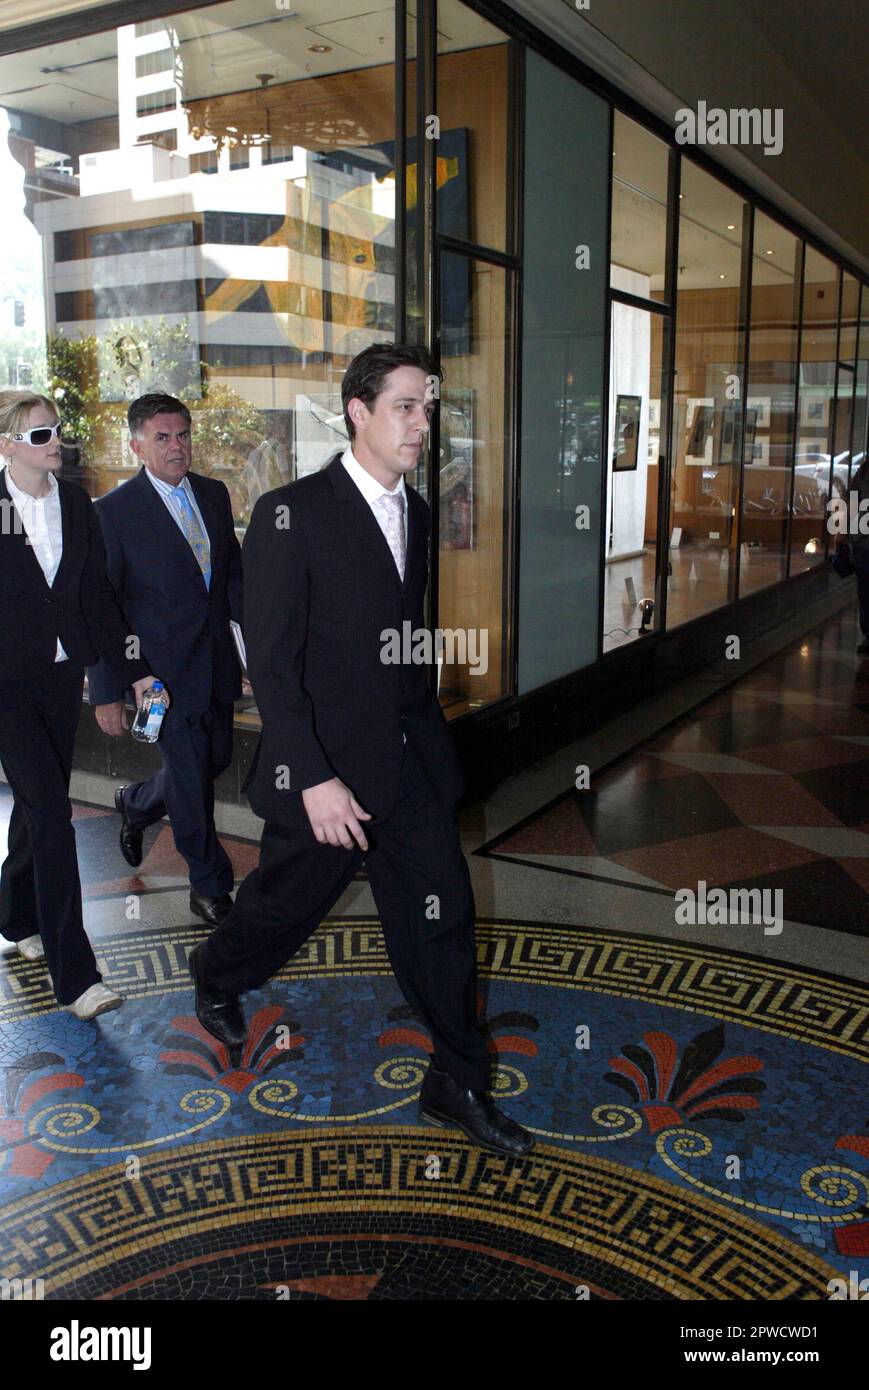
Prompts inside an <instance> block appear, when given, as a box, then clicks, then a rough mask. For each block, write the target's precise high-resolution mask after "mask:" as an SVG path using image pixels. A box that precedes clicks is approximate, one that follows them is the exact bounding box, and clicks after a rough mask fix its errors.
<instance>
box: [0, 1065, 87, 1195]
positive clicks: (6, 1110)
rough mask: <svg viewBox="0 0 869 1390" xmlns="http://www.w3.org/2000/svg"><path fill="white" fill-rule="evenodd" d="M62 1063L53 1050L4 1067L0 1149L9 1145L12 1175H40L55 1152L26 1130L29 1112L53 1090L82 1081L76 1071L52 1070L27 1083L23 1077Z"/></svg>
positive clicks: (76, 1086) (76, 1087) (72, 1086)
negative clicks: (44, 1147) (45, 1147)
mask: <svg viewBox="0 0 869 1390" xmlns="http://www.w3.org/2000/svg"><path fill="white" fill-rule="evenodd" d="M58 1065H63V1058H62V1057H58V1055H57V1053H56V1052H31V1053H28V1055H27V1056H26V1057H20V1058H19V1059H18V1060H17V1061H15V1062H13V1063H11V1065H8V1066H6V1067H5V1068H4V1070H5V1072H6V1085H5V1087H4V1097H3V1108H2V1110H0V1149H13V1150H14V1153H13V1155H12V1162H11V1164H10V1169H9V1171H10V1172H11V1173H12V1174H13V1175H14V1176H15V1177H25V1178H41V1177H42V1175H43V1173H44V1172H45V1170H46V1168H48V1167H50V1165H51V1164H52V1163H53V1162H54V1160H55V1157H56V1155H55V1154H53V1153H51V1152H50V1151H49V1150H47V1149H42V1148H40V1146H39V1138H38V1136H35V1137H33V1138H31V1136H30V1135H29V1134H27V1133H26V1126H27V1121H28V1116H29V1113H30V1112H31V1111H32V1110H33V1109H34V1108H35V1107H36V1106H37V1105H38V1104H39V1102H40V1101H42V1100H44V1098H45V1097H46V1096H49V1095H52V1094H53V1093H54V1092H55V1091H66V1090H73V1089H75V1090H77V1089H78V1087H80V1086H83V1085H84V1077H83V1076H81V1075H79V1073H78V1072H73V1071H56V1072H52V1073H51V1074H50V1075H49V1076H41V1077H39V1078H38V1079H37V1080H34V1081H31V1082H30V1084H29V1085H27V1084H26V1083H27V1078H28V1077H29V1076H31V1075H32V1074H33V1073H34V1072H37V1071H43V1070H44V1069H45V1068H46V1067H54V1066H58Z"/></svg>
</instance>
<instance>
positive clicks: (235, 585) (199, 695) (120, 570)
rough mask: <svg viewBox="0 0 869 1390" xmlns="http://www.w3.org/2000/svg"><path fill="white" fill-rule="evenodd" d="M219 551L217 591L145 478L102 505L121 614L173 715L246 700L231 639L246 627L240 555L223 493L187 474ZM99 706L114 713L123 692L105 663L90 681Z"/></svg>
mask: <svg viewBox="0 0 869 1390" xmlns="http://www.w3.org/2000/svg"><path fill="white" fill-rule="evenodd" d="M187 476H188V478H189V479H190V486H191V487H192V489H193V494H194V496H195V498H196V502H197V504H198V506H199V510H200V511H201V513H202V518H203V520H204V522H205V528H206V530H207V531H208V537H209V540H210V542H211V586H210V588H206V586H205V580H204V578H203V576H202V571H201V569H200V568H199V562H198V561H197V559H196V556H195V555H194V554H193V551H192V550H191V548H190V545H189V542H188V541H187V539H186V537H185V536H184V534H183V533H182V531H181V529H180V527H179V526H178V525H177V523H176V522H175V521H173V519H172V517H171V516H170V514H169V511H168V510H167V507H166V504H165V502H164V501H163V499H162V497H161V496H160V495H159V493H158V492H157V489H156V488H155V487H154V485H153V483H152V482H151V481H150V480H149V479H148V478H147V477H146V476H145V469H144V468H142V469H140V470H139V472H138V474H137V475H136V477H134V478H131V479H130V481H129V482H128V483H124V484H123V486H122V487H119V488H116V489H115V491H114V492H110V493H107V494H106V496H105V497H101V498H100V499H99V501H98V502H97V503H96V510H97V513H98V515H99V519H100V522H101V523H102V529H103V536H104V538H105V545H106V568H107V571H108V576H109V580H110V581H111V584H112V587H113V588H114V591H115V594H116V595H117V600H118V604H119V606H120V609H121V611H122V613H123V614H124V617H125V618H126V620H127V622H128V623H129V624H130V627H131V629H132V630H133V631H134V632H136V633H137V634H138V636H139V638H140V640H141V643H142V656H143V658H144V659H145V661H146V662H148V664H149V667H150V669H151V670H152V671H153V673H154V675H156V676H159V678H160V680H162V681H165V683H166V685H167V687H168V689H169V694H170V696H171V698H172V708H173V709H174V710H175V711H176V713H179V714H190V715H195V714H203V713H204V712H205V710H207V709H208V708H209V706H210V704H211V702H212V699H216V700H222V701H226V702H230V701H232V700H237V699H238V697H239V695H240V694H241V672H240V668H239V664H238V657H237V656H236V651H235V644H234V643H233V640H232V634H231V632H230V630H229V622H230V618H233V619H235V621H236V622H238V623H240V622H241V620H242V579H241V549H240V547H239V544H238V539H237V537H236V534H235V529H234V525H233V518H232V506H231V503H230V500H229V493H228V492H227V490H226V488H225V487H224V485H223V483H219V482H217V480H216V479H215V478H206V477H203V476H202V475H201V474H198V473H192V472H191V473H188V474H187ZM88 676H89V682H90V691H91V700H92V702H93V703H94V704H97V705H104V704H110V703H112V702H113V701H115V700H120V699H122V698H123V695H124V686H123V685H122V684H121V683H120V682H119V681H118V679H117V678H116V676H115V674H114V673H113V672H112V671H111V670H110V669H109V668H108V667H107V666H106V665H105V663H103V662H101V663H100V664H99V665H98V666H96V667H95V668H94V669H93V670H92V671H89V672H88Z"/></svg>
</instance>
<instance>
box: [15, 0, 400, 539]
mask: <svg viewBox="0 0 869 1390" xmlns="http://www.w3.org/2000/svg"><path fill="white" fill-rule="evenodd" d="M363 24H364V26H365V34H364V38H363V33H362V29H363ZM378 24H379V25H381V26H382V34H380V35H378V34H377V33H373V32H372V30H371V25H370V22H369V19H368V18H366V20H365V21H363V20H360V19H358V18H356V19H348V20H347V21H346V23H345V24H344V26H343V29H342V43H341V45H339V46H329V47H328V48H327V50H326V51H324V52H322V53H316V54H315V53H312V52H311V51H310V50H309V49H308V46H307V44H306V42H305V38H304V33H303V31H301V30H295V31H293V30H292V29H291V28H290V27H288V22H287V21H286V20H285V19H283V18H280V17H278V18H275V19H273V20H271V21H269V20H260V21H258V22H251V16H250V10H249V6H247V5H246V4H244V3H241V0H234V2H233V3H229V4H223V5H220V6H214V7H212V8H206V9H201V10H197V11H195V12H194V13H193V14H190V15H185V14H181V15H177V16H174V17H172V18H167V19H159V20H149V21H147V22H146V23H143V24H139V25H135V24H127V25H123V26H121V27H120V28H118V29H117V30H108V31H106V32H104V33H102V34H97V35H93V36H87V37H84V38H82V39H79V40H76V41H75V42H74V43H68V44H58V45H55V46H53V47H52V48H51V50H50V51H48V50H42V51H37V52H33V53H29V54H24V55H15V56H14V57H10V58H4V59H0V81H3V82H4V86H5V89H6V90H9V89H11V88H12V87H13V86H14V87H15V88H16V89H18V90H19V95H17V96H16V98H15V105H16V109H15V110H14V111H13V112H11V113H9V115H8V116H4V124H11V127H12V134H11V135H10V154H9V156H8V157H7V156H6V155H5V153H4V154H2V155H0V159H2V163H0V177H2V180H3V186H4V207H5V209H6V216H5V228H4V230H5V233H6V238H7V245H11V246H12V247H13V248H14V250H13V255H12V257H11V259H12V260H14V261H15V262H16V266H15V269H14V271H13V270H11V269H10V271H9V272H7V273H9V274H10V275H14V277H15V278H16V280H17V281H18V282H19V283H20V284H21V286H22V289H21V291H20V293H22V294H24V296H25V298H26V299H27V300H28V303H27V312H26V315H25V317H26V323H27V329H28V335H29V336H27V337H25V336H22V337H21V338H19V340H18V343H17V345H16V346H17V357H18V358H20V359H22V360H21V361H20V364H18V363H16V366H15V376H16V379H17V380H19V381H21V380H23V379H24V378H25V377H26V376H27V375H28V374H29V376H30V378H31V380H32V381H33V384H34V385H37V386H38V387H40V388H44V387H45V386H46V385H47V384H48V385H49V386H50V389H51V390H53V391H54V392H55V394H57V396H58V399H59V401H60V402H61V404H62V408H63V412H64V422H65V424H67V425H68V426H69V431H70V434H71V435H72V436H73V438H74V440H75V442H76V444H77V460H76V462H75V476H76V477H77V478H78V479H79V481H81V482H82V483H83V484H84V485H85V487H86V488H87V490H88V491H89V492H90V493H91V494H92V495H94V496H98V495H101V494H103V493H105V492H106V491H107V490H109V489H111V488H113V487H115V486H116V485H117V484H118V483H120V482H123V481H124V480H125V479H126V478H128V477H129V476H130V475H131V473H132V471H133V469H134V467H135V463H134V460H133V458H132V456H131V454H130V452H129V449H128V440H127V433H126V421H125V415H126V407H127V403H128V400H129V399H130V398H131V397H134V396H136V395H139V394H141V393H142V392H145V391H148V390H152V389H155V388H159V389H162V390H168V391H171V392H173V393H174V394H177V395H179V396H182V397H183V398H184V399H185V400H186V401H187V402H188V403H189V405H190V407H191V409H192V410H193V413H194V427H195V441H196V442H195V454H194V467H195V468H196V469H197V470H198V471H200V472H204V473H210V474H213V475H214V476H217V477H220V478H221V480H222V481H223V482H225V483H226V485H227V487H228V488H229V491H230V495H231V498H232V502H233V509H234V513H235V517H236V521H237V523H238V526H239V529H243V527H244V526H245V525H246V523H247V520H248V518H249V516H250V512H251V509H252V507H253V504H254V502H255V501H256V499H257V497H258V496H259V495H260V493H261V492H262V491H264V490H267V489H268V488H270V487H274V486H277V485H278V484H280V483H281V482H283V481H286V480H287V479H288V478H290V477H292V476H294V474H301V473H305V472H308V471H310V470H311V469H313V468H317V467H319V466H320V465H321V464H322V463H323V462H325V461H326V459H328V457H329V456H330V455H331V454H332V453H333V452H334V451H335V450H336V449H338V448H342V447H343V444H344V440H343V437H342V434H341V431H340V426H339V428H337V429H335V428H331V427H329V426H323V425H322V424H320V425H316V422H315V421H313V419H312V416H311V413H310V410H311V405H310V403H311V400H312V398H317V399H318V400H321V399H322V398H325V400H326V401H327V402H328V401H331V402H332V403H334V402H335V401H336V400H337V398H338V394H339V392H340V382H341V376H342V373H343V371H344V368H345V367H346V365H347V362H348V361H349V360H350V358H351V357H352V356H353V354H354V353H356V352H357V351H359V350H360V349H361V348H363V347H365V346H367V345H368V344H369V343H371V342H373V341H384V340H388V339H390V338H391V337H392V336H393V334H394V325H395V294H394V244H395V231H394V229H395V223H394V217H395V177H394V164H395V151H394V130H393V120H394V94H393V69H392V65H391V57H392V45H393V24H392V15H391V11H390V10H389V9H384V10H383V11H382V13H381V17H380V19H379V20H377V21H376V23H375V28H376V27H377V25H378ZM293 32H295V35H296V36H295V38H290V39H289V41H285V40H284V39H283V38H282V39H281V42H280V43H277V42H276V40H277V38H278V35H279V34H280V35H281V36H284V35H286V36H290V35H291V34H292V33H293ZM381 40H382V41H381ZM351 51H353V52H355V53H364V54H371V55H376V57H374V58H372V57H358V58H354V59H353V65H354V66H355V67H356V69H357V70H356V71H355V72H353V73H352V74H348V72H347V71H346V68H347V66H348V54H349V53H350V52H351ZM48 63H50V64H51V65H52V66H53V67H54V68H56V67H57V66H58V65H60V66H63V65H64V64H67V63H68V64H74V66H75V102H74V103H73V104H72V106H69V105H57V104H56V102H55V101H54V98H53V96H52V92H53V90H54V89H53V88H52V87H51V86H50V85H49V84H46V83H44V82H43V81H41V80H40V81H39V82H32V83H30V84H29V85H28V87H27V92H26V94H24V95H21V94H20V89H21V88H22V86H23V85H24V84H23V82H22V81H21V80H20V79H21V75H22V72H24V73H26V74H36V73H38V71H39V69H40V67H44V66H45V65H46V64H48ZM13 79H14V80H13ZM49 133H50V140H51V144H52V145H53V146H56V147H57V148H47V147H46V141H47V140H48V139H49ZM0 147H5V141H0ZM25 286H26V288H25ZM43 297H44V318H43V314H42V301H43ZM43 323H46V324H47V329H48V332H47V336H46V334H45V333H44V332H40V331H39V329H40V328H41V326H42V324H43ZM332 414H333V415H334V414H335V412H334V411H332ZM322 418H326V419H328V418H329V412H328V411H327V412H323V413H322V415H321V419H322Z"/></svg>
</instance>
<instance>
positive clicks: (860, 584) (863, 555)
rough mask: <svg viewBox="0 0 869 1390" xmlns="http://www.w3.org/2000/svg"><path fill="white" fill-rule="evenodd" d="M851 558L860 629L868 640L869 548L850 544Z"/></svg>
mask: <svg viewBox="0 0 869 1390" xmlns="http://www.w3.org/2000/svg"><path fill="white" fill-rule="evenodd" d="M851 558H852V561H853V565H854V572H855V574H856V576H857V603H858V604H859V607H860V631H861V632H862V634H863V637H864V638H865V640H866V641H867V642H869V548H867V547H866V546H863V545H852V546H851Z"/></svg>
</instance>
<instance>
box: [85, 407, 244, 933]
mask: <svg viewBox="0 0 869 1390" xmlns="http://www.w3.org/2000/svg"><path fill="white" fill-rule="evenodd" d="M127 416H128V421H129V426H130V442H131V447H132V449H133V452H134V453H135V454H136V455H137V456H138V457H139V458H140V459H141V460H142V463H143V465H144V466H143V467H142V469H141V470H140V472H139V473H138V474H137V476H136V477H135V478H131V479H130V481H129V482H128V483H124V485H123V486H122V487H119V488H116V490H115V491H114V492H110V493H108V494H107V496H105V497H102V498H100V500H99V501H98V502H97V504H96V506H97V512H98V514H99V518H100V522H101V523H102V529H103V535H104V538H105V545H106V568H107V572H108V576H109V579H110V581H111V583H112V586H113V588H114V590H115V594H116V596H117V600H118V605H119V607H120V609H121V611H122V613H123V614H124V616H125V618H126V619H127V621H128V622H129V624H130V626H131V629H132V631H134V632H135V633H136V634H137V635H138V637H139V639H140V641H141V644H142V653H143V655H144V654H145V653H148V658H147V659H150V660H153V661H155V662H157V666H156V667H155V668H154V669H156V670H159V671H160V673H161V677H162V679H163V680H165V682H166V684H167V686H168V687H169V690H170V692H171V694H172V706H171V708H170V709H169V710H168V712H167V713H166V715H165V717H164V720H163V727H162V729H161V732H160V740H159V742H158V745H157V747H158V749H159V751H160V753H161V755H162V758H163V766H162V768H161V769H160V770H159V772H155V773H154V775H153V776H151V777H149V778H147V780H146V781H144V782H135V783H131V784H130V785H128V786H124V787H120V788H119V789H118V791H117V792H116V793H115V806H116V807H117V809H118V812H119V813H120V816H121V837H120V842H121V852H122V854H123V855H124V858H125V859H126V860H127V863H128V864H130V865H132V866H133V867H134V868H136V867H138V865H139V864H141V862H142V836H143V832H144V831H145V829H146V828H147V826H149V825H153V824H154V823H155V822H156V821H159V820H161V819H162V817H163V816H165V815H166V814H167V812H168V815H169V820H170V822H171V825H172V833H173V835H174V838H175V844H176V846H177V848H178V852H179V853H180V854H181V855H182V856H183V857H184V859H186V861H187V865H188V868H189V872H190V908H191V911H192V912H195V913H196V915H197V916H199V917H201V918H202V919H203V920H204V921H206V922H208V923H210V924H211V925H216V924H217V922H219V921H220V920H221V919H222V918H223V917H224V916H225V915H226V913H227V912H228V911H229V909H230V907H231V906H232V898H231V896H230V894H231V890H232V886H233V881H234V880H233V871H232V865H231V863H230V860H229V856H228V855H227V853H226V851H225V850H224V848H223V846H222V845H221V843H220V840H219V839H218V836H217V831H216V830H215V826H214V782H215V779H216V778H217V777H219V776H220V774H221V772H223V771H224V770H225V769H226V768H227V767H228V766H229V764H230V762H231V761H232V720H233V702H234V701H235V700H237V699H238V697H239V695H240V694H241V672H240V667H239V662H238V657H237V655H236V650H235V644H234V642H233V639H232V633H231V631H230V626H229V624H230V619H231V618H232V619H234V620H235V621H237V622H239V623H240V622H241V618H242V579H241V550H240V547H239V544H238V540H237V538H236V534H235V528H234V524H233V517H232V507H231V504H230V500H229V493H228V492H227V490H226V488H225V486H224V485H223V483H220V482H218V481H217V480H216V479H214V478H207V477H204V476H203V475H201V474H198V473H193V472H191V471H190V462H191V441H190V411H189V410H188V409H187V406H186V405H184V403H183V402H182V401H179V400H176V399H175V398H174V397H173V396H167V395H163V394H159V393H152V394H149V395H146V396H140V397H139V399H138V400H135V401H133V402H132V403H131V405H130V408H129V410H128V412H127ZM89 678H90V691H91V699H92V701H93V702H94V703H95V704H96V707H97V709H96V716H97V722H98V723H99V726H100V728H101V729H102V730H103V732H104V733H107V734H114V735H119V734H122V733H123V731H124V729H125V728H126V726H127V721H126V712H125V709H124V691H123V689H122V687H121V685H120V682H119V681H118V679H117V677H116V675H114V674H113V673H112V672H111V671H110V670H109V669H108V668H107V667H106V666H105V664H104V663H100V665H99V666H97V667H94V668H92V669H91V671H90V672H89Z"/></svg>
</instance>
